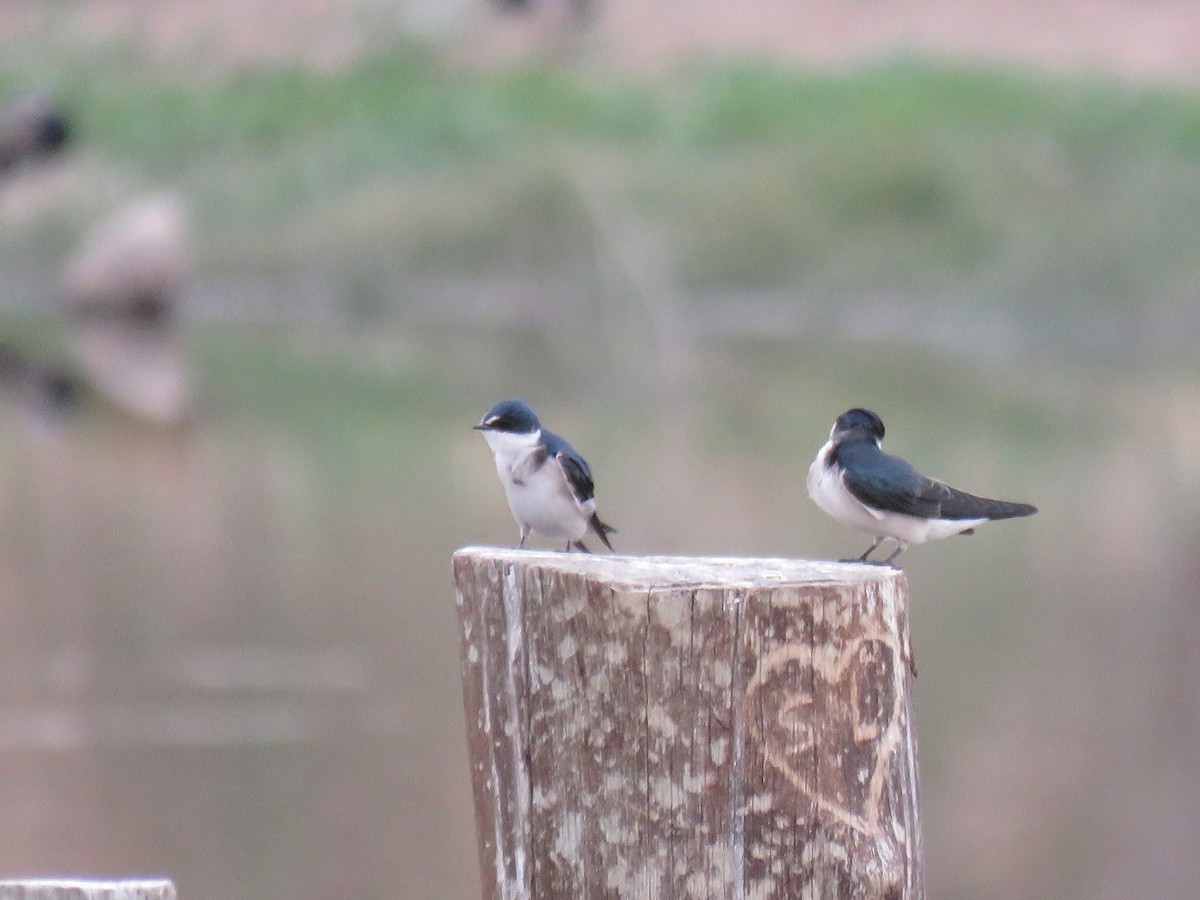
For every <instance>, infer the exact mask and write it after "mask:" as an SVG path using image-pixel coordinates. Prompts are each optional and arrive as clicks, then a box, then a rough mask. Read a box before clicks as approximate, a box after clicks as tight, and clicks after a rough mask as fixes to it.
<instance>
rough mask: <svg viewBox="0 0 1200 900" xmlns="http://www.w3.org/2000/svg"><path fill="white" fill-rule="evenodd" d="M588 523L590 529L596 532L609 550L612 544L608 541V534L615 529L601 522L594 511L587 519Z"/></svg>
mask: <svg viewBox="0 0 1200 900" xmlns="http://www.w3.org/2000/svg"><path fill="white" fill-rule="evenodd" d="M588 524H589V525H591V526H592V531H594V532H596V537H598V538H600V540H601V542H602V543H603V544H604V546H605V547H607V548H608V549H609V550H612V548H613V545H612V544H610V543H609V542H608V536H609V535H610V534H615V533H616V531H617V529H615V528H613V527H612V526H611V525H605V524H604V523H603V522H601V521H600V516H599V515H597V514H596V513H592V518H591V519H590V520H588ZM614 552H615V551H614Z"/></svg>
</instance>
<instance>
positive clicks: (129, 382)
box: [63, 194, 191, 423]
mask: <svg viewBox="0 0 1200 900" xmlns="http://www.w3.org/2000/svg"><path fill="white" fill-rule="evenodd" d="M187 218H188V216H187V210H186V207H185V204H184V203H183V201H182V200H181V199H180V198H178V197H176V196H174V195H169V194H163V195H156V196H152V197H148V198H146V199H144V200H141V201H137V202H135V203H133V204H132V205H130V206H127V207H126V208H125V209H123V210H121V211H119V212H118V213H117V214H116V215H114V216H113V217H112V218H110V219H108V220H107V221H105V222H102V223H101V224H100V225H99V226H97V227H96V229H95V230H94V231H93V232H92V233H91V234H90V235H89V236H88V237H87V238H86V239H85V240H84V242H83V245H82V246H81V247H80V249H79V251H78V252H77V253H76V254H75V256H74V257H73V258H72V259H71V260H70V262H69V263H68V265H67V268H66V274H65V276H64V279H63V284H64V291H65V294H66V300H67V313H68V321H69V324H70V338H71V346H72V348H73V350H74V353H75V355H76V358H77V360H78V363H79V365H80V367H81V369H82V370H83V372H84V374H85V375H86V377H87V379H88V380H89V381H90V382H91V383H92V384H93V386H94V387H95V388H96V389H97V391H98V392H99V393H100V394H101V395H102V396H104V397H106V398H107V399H108V400H110V401H112V402H113V403H114V404H116V405H117V406H118V407H120V408H121V409H123V410H125V411H126V412H128V413H131V414H133V415H134V416H136V417H138V418H141V419H146V420H149V421H153V422H161V423H173V422H178V421H180V420H182V419H183V418H184V417H185V416H186V414H187V411H188V407H189V403H190V395H191V386H190V382H191V373H190V371H189V367H188V365H187V362H186V360H185V357H184V353H183V348H182V341H181V338H180V335H179V334H178V322H177V311H178V302H179V293H180V291H181V290H182V287H183V283H184V280H185V277H186V275H187V271H188V267H189V263H190V257H191V251H190V243H191V241H190V237H189V234H188V225H187Z"/></svg>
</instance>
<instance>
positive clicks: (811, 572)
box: [454, 547, 905, 589]
mask: <svg viewBox="0 0 1200 900" xmlns="http://www.w3.org/2000/svg"><path fill="white" fill-rule="evenodd" d="M454 558H455V560H456V561H457V560H460V559H470V560H475V561H479V562H498V563H512V564H516V565H522V566H532V567H537V568H544V569H556V570H558V571H561V572H568V573H571V574H577V575H585V576H591V577H594V578H597V579H600V580H603V581H606V582H612V583H619V584H624V585H627V586H629V587H632V588H645V589H651V588H673V587H692V588H695V587H704V586H713V587H721V588H728V587H739V586H745V587H747V588H750V587H764V586H779V585H814V584H830V585H854V584H865V583H880V584H883V583H893V582H897V581H903V580H904V579H905V576H904V573H903V572H902V571H900V570H899V569H892V568H890V567H887V566H873V565H863V564H861V563H842V562H833V561H828V560H813V559H779V558H776V559H756V558H753V557H741V556H729V557H719V556H622V555H617V554H590V553H564V552H561V551H552V550H517V549H513V548H506V547H463V548H462V549H460V550H458V551H456V552H455V554H454Z"/></svg>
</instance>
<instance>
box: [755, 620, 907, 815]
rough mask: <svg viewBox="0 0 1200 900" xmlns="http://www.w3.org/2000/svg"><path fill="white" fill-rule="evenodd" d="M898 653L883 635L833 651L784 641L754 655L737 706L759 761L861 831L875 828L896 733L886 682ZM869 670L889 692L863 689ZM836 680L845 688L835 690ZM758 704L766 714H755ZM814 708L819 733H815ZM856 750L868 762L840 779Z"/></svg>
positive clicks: (898, 715)
mask: <svg viewBox="0 0 1200 900" xmlns="http://www.w3.org/2000/svg"><path fill="white" fill-rule="evenodd" d="M898 658H901V653H900V648H899V647H898V645H897V643H896V641H895V639H894V637H892V636H889V635H887V634H884V633H883V632H873V633H868V634H865V635H862V636H859V637H857V638H855V639H854V640H853V641H851V642H850V643H849V644H848V645H847V646H846V647H845V648H844V649H843V650H842V652H841V653H836V651H835V649H834V648H832V647H829V646H825V647H819V648H816V649H815V650H814V649H813V648H812V647H810V646H809V645H808V644H806V643H802V642H796V643H789V644H787V645H785V646H783V647H780V648H778V649H776V650H773V651H771V652H769V653H767V654H765V655H763V656H762V657H760V659H759V662H758V665H757V667H756V668H755V671H754V674H753V676H752V677H751V679H750V682H749V684H748V685H747V687H746V697H745V701H744V703H743V707H742V709H743V715H744V716H745V718H746V721H747V724H748V726H749V729H750V731H751V733H752V734H753V735H754V737H755V738H756V739H757V740H758V741H759V742H760V744H761V751H762V753H763V756H764V757H765V758H766V760H767V762H768V763H769V764H770V765H771V766H772V767H774V768H775V769H776V770H777V771H779V772H780V773H781V774H782V775H783V776H784V777H785V778H786V779H787V781H788V782H789V783H790V784H791V785H792V786H793V787H795V788H796V790H798V791H799V792H800V793H802V794H804V795H805V796H807V797H808V798H809V799H810V800H811V801H812V803H813V804H814V805H815V806H816V807H817V808H819V809H821V810H823V811H824V812H825V813H827V814H828V815H830V816H833V817H834V818H835V819H837V820H838V821H840V822H842V823H844V824H845V825H848V826H849V827H851V828H853V829H855V830H856V831H859V832H862V833H863V834H866V835H869V836H876V835H878V834H879V833H880V800H881V798H882V796H883V790H884V786H885V785H886V783H887V775H888V772H889V770H890V768H891V764H892V759H893V757H894V756H895V751H896V747H897V746H898V745H899V743H900V738H901V737H902V727H901V726H902V724H903V723H902V711H903V706H902V702H901V701H902V697H901V694H900V692H899V691H897V690H896V689H895V686H894V680H893V674H894V668H895V665H896V660H897V659H898ZM871 671H874V673H875V675H876V676H877V677H876V679H875V682H874V683H875V684H886V685H891V686H892V687H891V689H890V690H889V691H888V693H889V694H890V697H884V696H879V695H872V694H871V692H870V691H869V689H868V685H866V684H864V681H865V675H864V673H866V672H871ZM844 678H849V679H850V683H849V689H848V690H845V691H843V690H838V685H839V683H840V682H841V681H842V680H843V679H844ZM760 708H761V709H765V710H768V711H773V713H774V715H773V717H766V718H760V717H759V716H757V715H755V714H754V710H755V709H760ZM817 710H821V716H820V721H821V722H823V723H825V731H824V733H823V734H817V732H816V724H817V723H818V716H817V713H816V711H817ZM830 723H832V725H833V727H832V728H830V727H829V724H830ZM880 735H882V738H881V737H880ZM864 753H865V754H866V755H867V756H868V757H873V760H871V759H868V761H867V764H866V765H865V767H864V766H862V765H861V763H860V765H859V766H858V768H857V771H856V772H854V773H853V775H851V776H847V775H846V774H845V771H844V767H845V763H846V760H847V758H849V759H850V760H851V761H852V762H854V761H857V760H858V759H859V758H860V757H861V756H863V754H864ZM823 773H834V774H835V775H837V776H840V777H821V776H822V774H823Z"/></svg>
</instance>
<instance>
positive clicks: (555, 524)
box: [497, 460, 596, 541]
mask: <svg viewBox="0 0 1200 900" xmlns="http://www.w3.org/2000/svg"><path fill="white" fill-rule="evenodd" d="M497 468H498V469H499V468H500V466H499V465H497ZM500 479H501V481H503V482H504V492H505V494H506V495H507V496H508V508H509V509H511V510H512V514H513V518H515V519H516V520H517V522H519V523H521V524H523V525H527V526H528V527H529V528H531V529H532V530H533V531H535V532H536V533H537V534H540V535H542V537H546V538H550V539H552V540H560V541H578V540H580V539H581V538H582V537H583V536H584V534H586V533H587V527H588V519H589V518H590V517H591V514H592V513H593V512H594V511H595V509H596V504H595V502H594V501H591V500H589V501H588V502H587V503H579V502H578V501H577V500H576V499H575V497H574V495H573V494H572V493H571V489H570V486H569V485H568V484H567V483H566V480H565V479H564V477H563V474H562V470H561V469H560V468H559V467H558V465H557V463H555V462H554V461H553V460H548V461H547V462H546V463H545V464H544V465H543V466H542V467H541V468H539V469H537V470H536V471H534V472H528V473H524V474H523V475H521V476H518V478H517V479H514V477H513V473H512V471H511V470H510V471H505V470H503V469H501V470H500Z"/></svg>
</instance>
